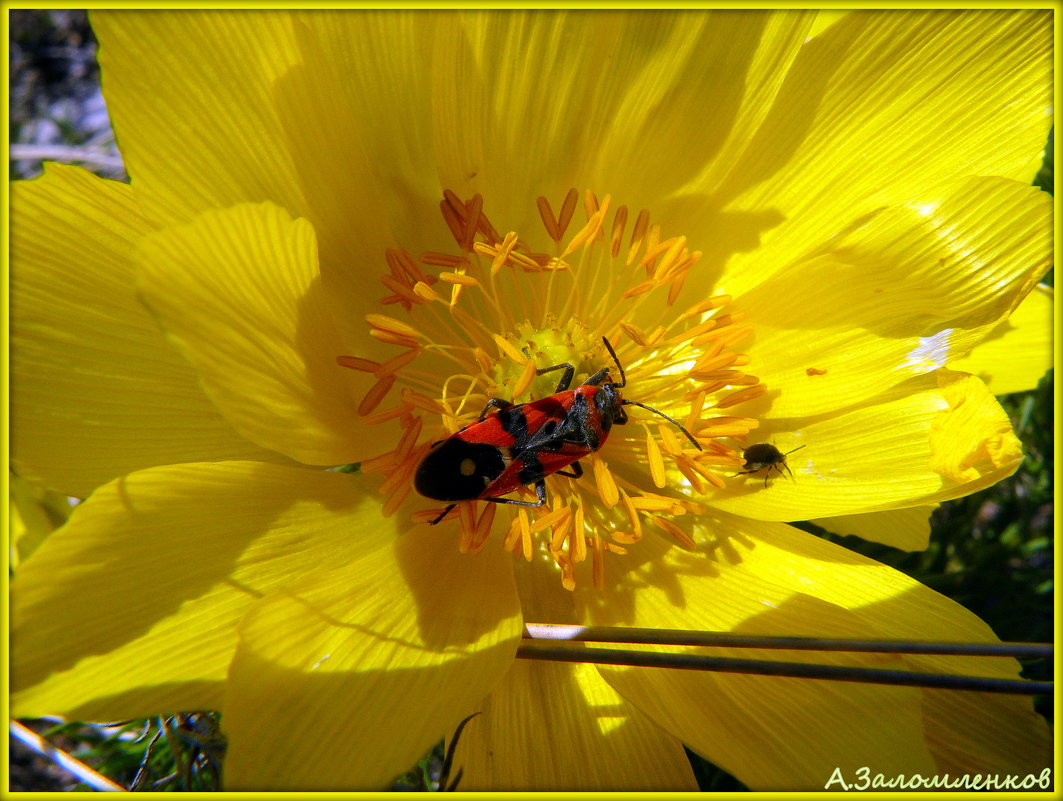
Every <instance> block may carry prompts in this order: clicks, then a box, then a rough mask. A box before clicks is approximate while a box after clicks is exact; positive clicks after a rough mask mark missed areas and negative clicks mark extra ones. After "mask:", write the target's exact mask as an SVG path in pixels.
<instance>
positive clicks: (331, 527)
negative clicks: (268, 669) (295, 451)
mask: <svg viewBox="0 0 1063 801" xmlns="http://www.w3.org/2000/svg"><path fill="white" fill-rule="evenodd" d="M361 483H363V482H360V481H359V480H358V479H356V478H354V477H352V476H348V475H342V474H339V473H323V472H318V471H310V470H300V469H295V468H288V467H274V466H270V465H264V464H255V463H248V462H243V463H241V462H224V463H219V464H196V465H177V466H172V467H158V468H154V469H150V470H144V471H141V472H137V473H132V474H130V475H129V476H126V477H124V478H121V479H118V480H116V481H114V482H112V483H110V484H107V485H106V486H104V487H101V488H100V489H99V490H98V491H97V492H96V493H95V494H94V495H93V496H92V498H91V499H90V500H88V501H86V502H85V503H83V504H81V505H80V506H78V507H77V509H76V510H75V513H74V515H73V517H72V518H71V520H70V522H69V523H68V524H67V525H66V526H65V527H64V528H62V529H61V530H59V531H57V532H55V533H54V534H53V535H52V536H50V537H49V538H48V539H47V540H46V541H45V543H44V544H43V545H42V546H41V547H40V548H39V549H38V550H37V551H36V552H35V553H34V554H33V555H32V556H31V557H30V558H29V559H27V560H26V562H25V563H24V564H22V565H21V566H20V567H19V571H18V574H17V576H16V578H15V581H14V583H13V587H12V644H13V645H12V664H11V686H12V690H13V692H14V695H13V698H12V705H13V710H14V711H15V713H16V714H19V715H31V716H32V715H42V714H65V715H69V716H70V717H72V718H78V719H82V720H117V719H120V718H126V717H142V716H148V715H155V714H164V713H166V712H172V711H173V710H180V709H220V708H221V705H222V701H223V688H224V683H225V678H226V674H227V672H228V669H229V663H230V660H231V659H232V656H233V650H234V649H235V647H236V625H237V623H238V621H239V620H240V619H241V617H242V616H243V615H244V614H245V613H246V612H247V610H248V609H250V608H251V606H252V605H253V604H254V603H255V602H256V600H257V599H259V598H261V597H262V595H263V594H264V593H268V592H270V591H271V590H272V589H274V588H277V587H280V586H284V585H285V584H287V583H289V582H291V581H293V580H297V579H298V577H299V576H300V575H305V574H306V573H308V572H310V571H314V570H318V569H320V568H321V567H322V565H323V564H328V563H333V564H336V563H342V562H344V561H348V560H350V559H351V558H353V556H354V555H355V554H356V553H364V552H367V551H371V550H372V549H373V548H376V547H380V545H381V544H383V543H385V542H388V541H389V540H390V538H391V537H393V536H394V529H393V528H392V527H391V526H389V525H388V524H387V523H386V521H384V520H382V519H381V518H380V507H379V505H377V504H376V503H375V502H373V501H372V499H371V496H366V495H364V494H360V493H359V485H360V484H361ZM192 555H194V557H195V558H191V556H192Z"/></svg>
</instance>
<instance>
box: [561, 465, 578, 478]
mask: <svg viewBox="0 0 1063 801" xmlns="http://www.w3.org/2000/svg"><path fill="white" fill-rule="evenodd" d="M557 474H558V475H559V476H568V477H569V478H581V477H582V476H583V465H581V464H580V463H579V462H573V463H572V472H571V473H566V472H565V471H564V470H558V471H557Z"/></svg>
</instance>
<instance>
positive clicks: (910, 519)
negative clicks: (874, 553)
mask: <svg viewBox="0 0 1063 801" xmlns="http://www.w3.org/2000/svg"><path fill="white" fill-rule="evenodd" d="M937 507H938V504H933V505H931V506H913V507H911V508H910V509H890V510H888V511H885V512H871V513H870V514H865V515H839V516H837V517H826V518H821V519H819V520H810V521H809V522H810V523H815V524H816V525H818V526H823V528H825V529H827V531H830V532H833V533H834V534H842V535H849V536H854V537H862V538H863V539H865V540H869V541H871V542H880V543H882V544H883V545H889V546H891V547H893V548H900V549H901V550H902V551H922V550H924V549H925V548H926V546H927V543H929V542H930V515H931V514H932V513H933V511H934V510H935V509H936V508H937Z"/></svg>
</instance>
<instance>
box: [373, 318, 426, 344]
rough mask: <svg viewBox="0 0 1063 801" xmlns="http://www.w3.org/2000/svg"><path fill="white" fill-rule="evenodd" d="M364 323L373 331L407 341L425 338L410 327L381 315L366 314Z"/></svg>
mask: <svg viewBox="0 0 1063 801" xmlns="http://www.w3.org/2000/svg"><path fill="white" fill-rule="evenodd" d="M365 321H366V322H367V323H369V325H370V326H371V327H372V329H373V330H374V331H385V332H388V333H391V334H395V335H397V336H400V337H406V338H408V339H424V338H425V336H424V334H422V333H421V332H420V331H418V330H417V329H416V328H414V327H413V326H412V325H409V324H408V323H404V322H402V321H401V320H396V319H395V318H394V317H388V316H386V315H383V314H367V315H366V316H365Z"/></svg>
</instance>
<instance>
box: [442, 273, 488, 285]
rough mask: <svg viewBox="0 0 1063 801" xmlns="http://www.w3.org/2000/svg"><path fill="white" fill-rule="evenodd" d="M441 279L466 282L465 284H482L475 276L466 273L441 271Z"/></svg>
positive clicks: (457, 282)
mask: <svg viewBox="0 0 1063 801" xmlns="http://www.w3.org/2000/svg"><path fill="white" fill-rule="evenodd" d="M439 280H440V281H446V282H447V283H448V284H464V285H465V286H479V285H480V282H479V281H478V280H476V279H475V278H474V277H473V276H471V275H465V274H464V273H449V272H444V273H440V274H439Z"/></svg>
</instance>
